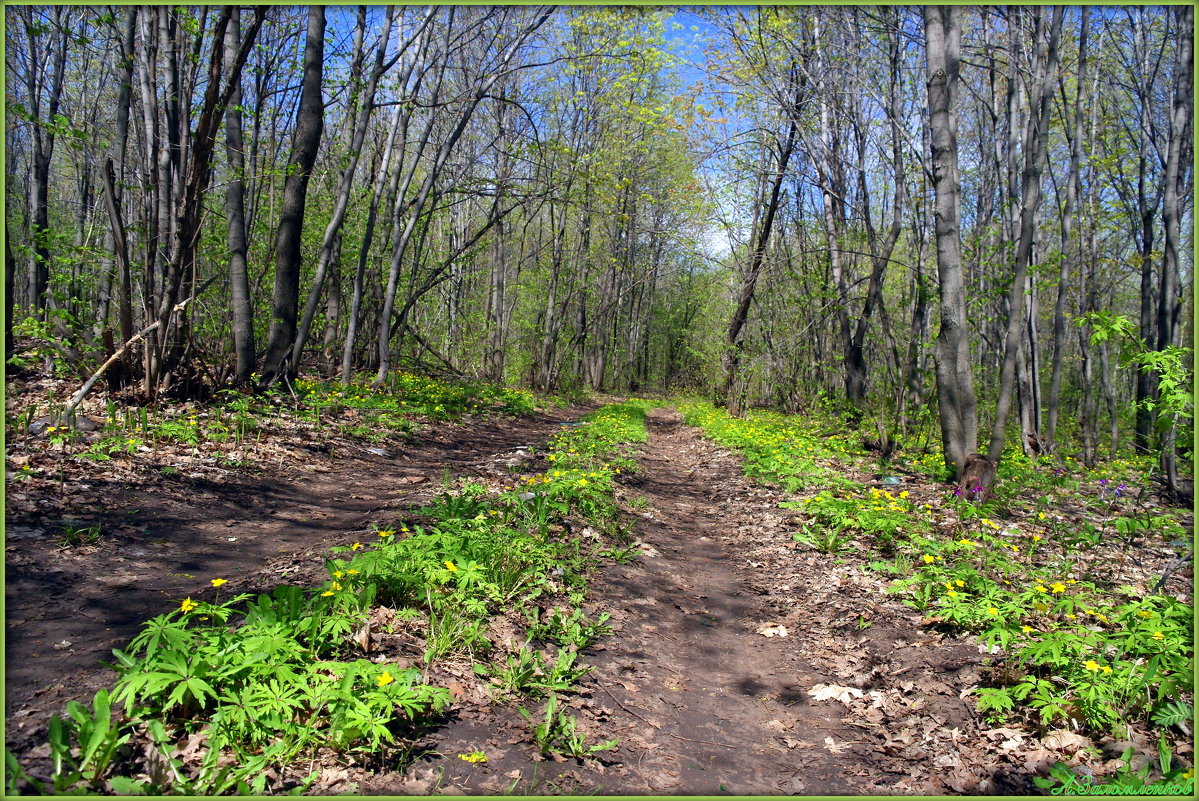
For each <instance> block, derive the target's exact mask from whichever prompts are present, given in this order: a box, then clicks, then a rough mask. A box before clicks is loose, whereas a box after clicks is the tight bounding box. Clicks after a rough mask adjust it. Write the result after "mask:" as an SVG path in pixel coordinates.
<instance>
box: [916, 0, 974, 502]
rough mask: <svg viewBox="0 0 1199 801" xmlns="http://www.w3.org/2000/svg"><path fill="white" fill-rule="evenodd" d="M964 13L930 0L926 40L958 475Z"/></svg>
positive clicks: (948, 429)
mask: <svg viewBox="0 0 1199 801" xmlns="http://www.w3.org/2000/svg"><path fill="white" fill-rule="evenodd" d="M961 18H962V12H961V9H960V8H958V7H956V6H925V8H924V31H925V36H926V39H927V42H928V47H927V59H928V108H929V134H930V139H931V143H932V176H933V189H934V193H935V202H936V206H935V230H936V241H937V274H938V276H939V277H940V280H941V286H940V300H941V302H940V311H941V326H940V331H939V333H938V334H937V408H938V410H939V411H940V416H941V445H942V448H943V450H944V453H945V466H946V467H947V468H948V469H949V472H950V475H951V477H952V478H953V479H954V480H955V481H956V480H957V479H958V477H959V476H960V474H961V471H962V470H963V469H964V467H965V465H966V456H967V455H969V454H970V453H971V452H972V451H973V450H974V448H975V445H976V443H977V442H978V420H977V417H976V409H975V400H974V384H973V378H972V376H971V372H970V343H969V340H968V329H967V323H966V292H965V282H964V280H963V275H962V241H961V234H960V229H959V225H960V223H959V217H960V207H961V187H960V181H959V178H958V142H957V96H958V69H959V64H960V59H961V39H962V27H961Z"/></svg>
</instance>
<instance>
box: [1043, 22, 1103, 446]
mask: <svg viewBox="0 0 1199 801" xmlns="http://www.w3.org/2000/svg"><path fill="white" fill-rule="evenodd" d="M1081 11H1082V29H1081V30H1080V31H1079V34H1078V83H1077V90H1076V91H1075V94H1074V103H1073V111H1072V114H1071V119H1070V122H1069V127H1067V130H1066V133H1067V136H1068V138H1069V141H1070V168H1069V173H1068V175H1067V178H1066V204H1065V208H1064V209H1063V210H1062V250H1061V269H1060V270H1059V271H1058V283H1057V297H1056V299H1055V300H1054V303H1053V355H1052V361H1053V366H1052V373H1051V375H1050V377H1049V397H1048V399H1047V402H1046V412H1047V416H1046V421H1045V446H1046V449H1047V450H1048V451H1049V452H1051V453H1056V452H1057V420H1058V398H1059V396H1060V393H1061V387H1062V372H1063V367H1064V365H1063V362H1064V361H1065V346H1066V294H1067V289H1068V288H1069V286H1070V268H1071V267H1072V266H1073V268H1074V269H1075V270H1076V271H1078V272H1079V273H1081V272H1082V271H1083V269H1084V267H1083V260H1082V238H1081V237H1079V240H1078V242H1075V241H1074V237H1075V226H1076V225H1077V217H1078V192H1079V180H1080V171H1081V170H1080V162H1081V160H1082V136H1083V124H1082V123H1083V110H1082V95H1083V87H1084V86H1085V85H1086V82H1087V39H1088V34H1089V32H1090V23H1091V13H1090V9H1088V8H1086V7H1083V8H1082V9H1081ZM1059 85H1060V87H1061V91H1062V100H1063V103H1064V101H1065V80H1064V78H1061V77H1059ZM1092 100H1094V98H1092ZM1071 254H1073V258H1071ZM1083 365H1084V366H1083V372H1084V373H1086V372H1088V371H1089V369H1090V360H1089V358H1088V355H1087V354H1086V353H1085V352H1084V355H1083ZM1090 393H1091V387H1090V386H1089V378H1088V377H1087V376H1086V375H1084V376H1083V395H1084V397H1083V413H1082V420H1081V422H1082V429H1083V458H1084V459H1087V458H1091V459H1093V458H1094V456H1093V454H1094V450H1095V449H1094V443H1093V441H1092V442H1088V435H1089V432H1088V431H1087V426H1088V424H1089V419H1088V413H1089V411H1090V410H1089V408H1088V402H1089V400H1090ZM1088 454H1091V456H1090V457H1088ZM1088 464H1089V462H1088Z"/></svg>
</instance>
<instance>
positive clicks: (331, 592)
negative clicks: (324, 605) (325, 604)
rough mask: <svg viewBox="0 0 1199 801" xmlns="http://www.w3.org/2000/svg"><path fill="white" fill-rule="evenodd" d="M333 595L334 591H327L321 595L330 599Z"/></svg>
mask: <svg viewBox="0 0 1199 801" xmlns="http://www.w3.org/2000/svg"><path fill="white" fill-rule="evenodd" d="M332 594H333V590H325V591H324V592H322V593H321V597H322V598H328V597H329V596H330V595H332Z"/></svg>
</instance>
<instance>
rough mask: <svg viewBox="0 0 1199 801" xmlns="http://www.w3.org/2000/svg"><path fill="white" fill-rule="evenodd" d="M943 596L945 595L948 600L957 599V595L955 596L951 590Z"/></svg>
mask: <svg viewBox="0 0 1199 801" xmlns="http://www.w3.org/2000/svg"><path fill="white" fill-rule="evenodd" d="M945 594H946V595H948V596H949V597H950V598H957V597H958V594H957V593H956V592H954V591H953V590H950V591H949V592H947V593H945Z"/></svg>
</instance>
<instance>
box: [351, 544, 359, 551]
mask: <svg viewBox="0 0 1199 801" xmlns="http://www.w3.org/2000/svg"><path fill="white" fill-rule="evenodd" d="M361 547H362V543H361V542H356V543H354V544H353V545H351V546H350V550H351V551H356V550H358V549H359V548H361Z"/></svg>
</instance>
